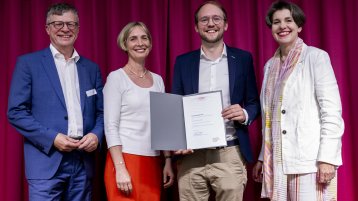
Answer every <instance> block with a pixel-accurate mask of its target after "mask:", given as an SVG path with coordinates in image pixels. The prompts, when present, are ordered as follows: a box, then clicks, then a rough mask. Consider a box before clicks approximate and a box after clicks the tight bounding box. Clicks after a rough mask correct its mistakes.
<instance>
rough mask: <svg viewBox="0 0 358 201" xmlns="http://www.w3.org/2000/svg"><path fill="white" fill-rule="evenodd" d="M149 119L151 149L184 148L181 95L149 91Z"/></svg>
mask: <svg viewBox="0 0 358 201" xmlns="http://www.w3.org/2000/svg"><path fill="white" fill-rule="evenodd" d="M150 119H151V143H152V149H154V150H178V149H186V146H187V145H186V137H185V123H184V111H183V98H182V96H180V95H176V94H167V93H159V92H150Z"/></svg>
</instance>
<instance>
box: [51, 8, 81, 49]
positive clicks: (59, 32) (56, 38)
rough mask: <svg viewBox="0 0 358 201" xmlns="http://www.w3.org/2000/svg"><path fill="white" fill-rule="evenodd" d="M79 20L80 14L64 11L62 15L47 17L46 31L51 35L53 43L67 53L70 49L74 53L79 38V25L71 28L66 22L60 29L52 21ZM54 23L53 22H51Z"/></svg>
mask: <svg viewBox="0 0 358 201" xmlns="http://www.w3.org/2000/svg"><path fill="white" fill-rule="evenodd" d="M56 21H59V22H77V23H78V16H77V15H75V14H74V13H73V12H71V11H68V12H64V13H63V14H62V15H51V16H49V17H48V19H47V25H46V32H47V34H48V35H49V36H50V40H51V44H52V45H53V46H54V47H55V48H56V49H57V50H58V51H60V52H61V53H63V54H66V53H68V52H69V51H70V52H71V54H72V51H73V45H74V43H75V41H76V39H77V36H78V32H79V27H78V26H76V27H75V28H74V29H69V28H68V26H67V25H66V24H64V26H63V27H62V28H60V29H58V28H55V24H54V23H52V22H56ZM49 23H52V24H49Z"/></svg>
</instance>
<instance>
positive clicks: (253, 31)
mask: <svg viewBox="0 0 358 201" xmlns="http://www.w3.org/2000/svg"><path fill="white" fill-rule="evenodd" d="M56 2H59V1H57V0H0V22H1V25H0V26H1V31H0V42H1V43H0V44H1V48H0V61H1V73H0V80H1V84H0V125H1V126H0V135H1V138H0V139H1V140H0V163H1V164H0V200H4V201H24V200H27V184H26V180H25V177H24V167H23V165H24V163H23V148H22V143H23V139H22V137H21V136H20V135H19V134H18V133H16V131H15V129H13V128H12V127H11V126H10V125H9V123H8V121H7V118H6V109H7V97H8V93H9V85H10V79H11V76H12V72H13V69H14V66H15V62H16V57H17V56H19V55H21V54H24V53H28V52H32V51H36V50H40V49H43V48H45V47H48V46H49V39H48V36H47V34H46V32H45V12H46V9H47V7H48V6H49V5H51V4H52V3H56ZM68 2H70V3H73V4H74V5H75V6H76V7H77V8H78V10H79V16H80V34H79V38H78V39H77V42H76V44H75V47H76V49H77V51H78V52H79V53H80V54H81V55H83V56H85V57H87V58H90V59H92V60H93V61H95V62H97V63H98V64H99V65H100V67H101V71H102V74H103V78H104V80H105V78H106V77H107V75H108V73H109V72H110V71H112V70H115V69H117V68H119V67H121V66H123V65H125V64H126V61H127V59H126V54H125V53H123V52H122V51H121V50H120V49H119V48H118V47H117V45H116V38H117V35H118V33H119V31H120V30H121V29H122V28H123V26H124V25H126V24H127V23H128V22H130V21H143V22H144V23H145V24H147V26H148V28H149V29H150V31H151V33H152V36H153V50H152V52H151V53H150V55H149V58H148V60H147V63H146V65H147V67H148V69H150V70H151V71H154V72H156V73H158V74H160V75H161V76H162V77H163V79H164V80H165V84H166V89H167V91H168V92H170V88H171V80H172V72H173V64H174V62H175V58H176V56H178V55H179V54H181V53H184V52H187V51H190V50H194V49H198V48H199V47H200V39H199V37H198V34H197V33H196V32H195V31H194V18H193V15H194V11H195V9H196V8H197V7H198V6H199V5H200V4H201V3H202V0H102V1H100V0H72V1H68ZM294 2H295V3H297V4H298V5H299V6H300V7H301V8H302V9H303V10H304V12H305V13H306V16H307V23H306V25H305V26H304V27H303V31H302V33H301V35H300V36H301V37H302V38H303V40H304V41H305V42H306V43H307V44H308V45H312V46H316V47H318V48H321V49H324V50H326V51H327V52H328V53H329V55H330V57H331V61H332V64H333V68H334V71H335V73H336V77H337V81H338V85H339V88H340V93H341V98H342V104H343V118H344V121H345V125H346V127H345V133H344V136H343V166H342V167H340V168H339V170H338V180H339V182H338V185H339V186H338V198H339V199H338V200H340V201H353V200H357V199H358V191H354V189H353V182H354V181H355V180H357V179H358V176H357V171H354V169H356V170H357V168H358V160H357V159H358V157H357V153H358V146H357V144H358V139H357V135H354V133H357V129H358V122H357V120H355V117H354V116H353V115H354V114H358V105H357V104H354V103H357V102H358V90H357V88H358V79H357V74H358V70H357V68H356V62H354V61H355V59H356V58H357V56H356V54H357V53H356V51H355V50H354V49H356V48H357V46H358V39H357V36H358V20H357V19H358V16H357V15H358V14H357V11H358V1H356V0H294ZM221 3H222V4H223V5H224V7H225V8H226V9H227V11H228V23H229V28H228V31H227V32H226V33H225V35H224V38H225V42H226V43H227V44H228V45H231V46H234V47H239V48H242V49H245V50H248V51H250V52H251V53H252V54H253V56H254V63H255V70H256V77H257V85H258V87H259V88H260V89H261V83H262V78H263V65H264V63H265V62H266V61H267V60H268V59H269V58H270V57H271V56H272V55H273V53H274V51H275V49H276V48H277V44H276V43H275V42H274V40H273V38H272V36H271V33H270V30H269V29H268V28H267V27H266V25H265V21H264V17H265V14H266V11H267V9H268V7H269V6H270V4H271V3H272V0H221ZM260 122H261V121H260V120H258V121H256V122H255V123H254V125H252V126H251V127H250V130H251V134H250V135H251V139H252V144H253V148H254V151H255V154H256V156H257V155H258V152H259V149H260V143H261V133H260V125H261V124H260ZM103 160H104V151H102V152H101V153H99V154H98V163H97V166H98V176H97V177H96V179H95V193H94V199H93V200H95V201H100V200H101V201H103V200H106V199H105V192H104V188H103V181H102V176H103V172H102V171H103V169H102V168H103ZM39 165H41V164H39ZM250 168H251V166H249V175H248V177H249V184H248V186H247V189H246V192H245V200H246V201H249V200H250V201H252V200H254V201H255V200H256V201H258V200H260V199H259V194H260V185H259V184H255V183H254V182H252V179H251V171H250ZM175 192H176V190H175V188H174V189H172V190H169V192H166V193H165V197H166V198H165V199H164V200H168V201H169V200H177V198H176V193H175Z"/></svg>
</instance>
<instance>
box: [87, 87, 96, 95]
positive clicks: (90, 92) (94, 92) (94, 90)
mask: <svg viewBox="0 0 358 201" xmlns="http://www.w3.org/2000/svg"><path fill="white" fill-rule="evenodd" d="M96 94H97V91H96V89H90V90H88V91H86V95H87V97H90V96H93V95H96Z"/></svg>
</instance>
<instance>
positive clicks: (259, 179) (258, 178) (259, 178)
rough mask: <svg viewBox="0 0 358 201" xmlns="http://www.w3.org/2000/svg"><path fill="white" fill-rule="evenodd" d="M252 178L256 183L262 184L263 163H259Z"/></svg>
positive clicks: (253, 170) (253, 171)
mask: <svg viewBox="0 0 358 201" xmlns="http://www.w3.org/2000/svg"><path fill="white" fill-rule="evenodd" d="M252 178H253V179H254V181H256V182H262V161H257V162H256V164H255V166H254V168H253V169H252Z"/></svg>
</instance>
